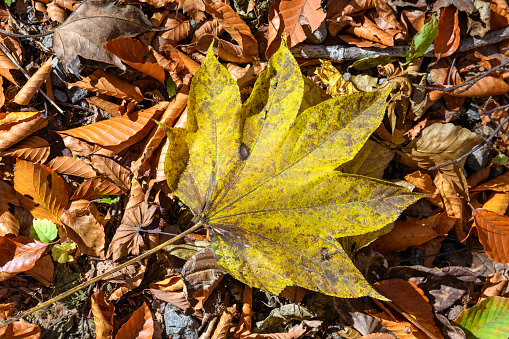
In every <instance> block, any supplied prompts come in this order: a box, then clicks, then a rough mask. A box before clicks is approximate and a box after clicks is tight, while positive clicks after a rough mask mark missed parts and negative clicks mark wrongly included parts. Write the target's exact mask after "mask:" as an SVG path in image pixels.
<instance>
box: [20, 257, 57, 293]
mask: <svg viewBox="0 0 509 339" xmlns="http://www.w3.org/2000/svg"><path fill="white" fill-rule="evenodd" d="M54 271H55V266H54V265H53V259H51V255H49V254H46V255H43V256H42V257H41V258H40V259H39V260H37V261H36V262H35V266H34V267H32V268H31V269H29V270H28V271H25V274H27V275H29V276H31V277H33V278H35V279H36V280H37V281H38V282H40V283H41V284H43V285H44V286H46V287H50V286H51V284H52V283H53V273H54Z"/></svg>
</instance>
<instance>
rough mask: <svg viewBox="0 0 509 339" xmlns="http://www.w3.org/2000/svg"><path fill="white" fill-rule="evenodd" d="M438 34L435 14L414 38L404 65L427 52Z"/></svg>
mask: <svg viewBox="0 0 509 339" xmlns="http://www.w3.org/2000/svg"><path fill="white" fill-rule="evenodd" d="M437 36H438V20H437V18H436V17H435V15H433V16H432V17H431V21H429V22H428V23H426V24H424V26H422V28H421V30H420V31H419V32H417V34H416V35H415V36H414V38H413V39H412V45H411V46H410V49H409V50H408V52H407V53H406V62H405V63H404V64H403V65H408V64H409V63H410V62H411V61H412V60H414V59H417V58H418V57H420V56H421V55H423V54H424V52H426V50H427V49H428V48H429V47H430V46H431V44H432V43H433V41H435V38H436V37H437Z"/></svg>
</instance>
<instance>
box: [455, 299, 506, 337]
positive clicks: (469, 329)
mask: <svg viewBox="0 0 509 339" xmlns="http://www.w3.org/2000/svg"><path fill="white" fill-rule="evenodd" d="M453 323H454V324H455V325H458V326H459V327H461V328H462V329H463V330H464V331H465V334H466V335H467V339H469V338H471V339H474V338H476V339H498V338H507V334H508V333H509V299H508V298H502V297H489V298H486V299H484V300H483V301H481V302H480V303H479V304H477V305H475V306H474V307H472V308H469V309H468V310H464V311H463V312H461V313H460V315H459V316H458V318H456V320H454V322H453Z"/></svg>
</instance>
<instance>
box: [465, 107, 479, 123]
mask: <svg viewBox="0 0 509 339" xmlns="http://www.w3.org/2000/svg"><path fill="white" fill-rule="evenodd" d="M467 115H468V117H469V118H470V119H472V120H476V121H479V120H481V116H480V115H479V112H478V111H477V110H476V109H473V108H469V109H468V111H467Z"/></svg>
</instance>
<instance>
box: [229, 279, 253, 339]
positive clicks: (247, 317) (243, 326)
mask: <svg viewBox="0 0 509 339" xmlns="http://www.w3.org/2000/svg"><path fill="white" fill-rule="evenodd" d="M252 316H253V288H252V287H251V286H248V285H246V286H245V287H244V292H243V293H242V311H241V313H240V321H239V322H238V323H237V327H236V328H235V332H234V334H233V336H234V337H235V338H241V337H243V336H245V335H246V334H249V333H251V317H252Z"/></svg>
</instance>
